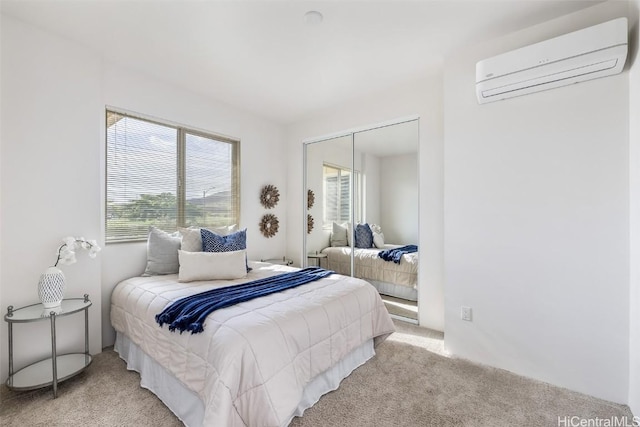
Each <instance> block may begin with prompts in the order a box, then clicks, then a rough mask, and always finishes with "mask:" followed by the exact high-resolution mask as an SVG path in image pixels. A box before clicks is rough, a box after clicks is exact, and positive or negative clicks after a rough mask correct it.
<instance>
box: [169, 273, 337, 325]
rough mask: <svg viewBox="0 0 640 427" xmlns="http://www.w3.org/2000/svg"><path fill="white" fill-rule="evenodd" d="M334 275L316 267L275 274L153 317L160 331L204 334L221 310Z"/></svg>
mask: <svg viewBox="0 0 640 427" xmlns="http://www.w3.org/2000/svg"><path fill="white" fill-rule="evenodd" d="M331 274H333V271H330V270H325V269H324V268H319V267H309V268H305V269H302V270H298V271H293V272H291V273H284V274H278V275H277V276H271V277H266V278H264V279H258V280H254V281H251V282H247V283H242V284H240V285H234V286H227V287H225V288H218V289H212V290H210V291H206V292H201V293H199V294H195V295H191V296H189V297H185V298H182V299H179V300H178V301H175V302H174V303H173V304H170V305H169V306H167V307H165V309H164V310H162V313H160V314H157V315H156V322H158V324H159V325H160V326H161V327H162V326H163V325H164V324H165V323H167V324H169V330H170V331H175V330H176V329H177V330H179V331H180V333H182V332H184V331H191V333H192V334H197V333H200V332H202V331H203V330H204V327H203V324H204V320H205V319H206V318H207V316H208V315H209V314H210V313H211V312H213V311H215V310H218V309H220V308H225V307H229V306H231V305H234V304H238V303H241V302H245V301H249V300H252V299H254V298H258V297H261V296H265V295H269V294H272V293H275V292H280V291H283V290H285V289H290V288H295V287H296V286H300V285H304V284H305V283H309V282H313V281H315V280H319V279H322V278H323V277H327V276H329V275H331Z"/></svg>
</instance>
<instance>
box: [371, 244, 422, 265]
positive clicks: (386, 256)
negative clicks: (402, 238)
mask: <svg viewBox="0 0 640 427" xmlns="http://www.w3.org/2000/svg"><path fill="white" fill-rule="evenodd" d="M414 252H418V247H417V246H416V245H407V246H402V247H399V248H395V249H387V250H384V251H381V252H378V256H379V257H380V258H382V259H383V260H385V261H393V262H395V263H396V264H400V260H401V259H402V255H404V254H411V253H414Z"/></svg>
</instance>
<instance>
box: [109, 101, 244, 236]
mask: <svg viewBox="0 0 640 427" xmlns="http://www.w3.org/2000/svg"><path fill="white" fill-rule="evenodd" d="M106 142H107V154H106V159H107V168H106V170H107V180H106V181H107V191H106V195H107V201H106V240H107V242H113V241H128V240H142V239H146V237H147V234H148V230H149V226H156V227H158V228H161V229H162V230H165V231H169V232H171V231H175V230H176V229H177V227H179V226H189V225H198V226H217V225H231V224H237V223H238V220H239V216H240V209H239V185H238V181H239V159H238V145H239V143H238V141H235V140H229V139H227V138H223V137H218V136H216V135H210V134H203V133H201V132H196V131H193V130H190V129H186V128H183V127H180V126H175V125H172V124H166V123H159V122H156V121H153V120H148V119H145V118H141V117H135V116H132V115H129V114H125V113H120V112H116V111H111V110H107V114H106Z"/></svg>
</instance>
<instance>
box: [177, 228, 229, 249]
mask: <svg viewBox="0 0 640 427" xmlns="http://www.w3.org/2000/svg"><path fill="white" fill-rule="evenodd" d="M237 229H238V226H237V225H236V224H233V225H229V226H224V227H214V228H207V230H209V231H211V232H212V233H216V234H218V235H220V236H226V235H228V234H231V233H233V232H235V231H237ZM178 231H179V232H180V234H182V250H183V251H187V252H202V236H201V235H200V227H189V228H178Z"/></svg>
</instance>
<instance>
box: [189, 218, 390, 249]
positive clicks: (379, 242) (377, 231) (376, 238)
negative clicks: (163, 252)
mask: <svg viewBox="0 0 640 427" xmlns="http://www.w3.org/2000/svg"><path fill="white" fill-rule="evenodd" d="M369 227H370V228H371V232H372V233H373V245H374V246H375V247H376V248H378V249H382V248H383V247H384V233H383V232H382V227H380V226H379V225H376V224H371V225H370V226H369ZM183 244H184V243H183Z"/></svg>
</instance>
